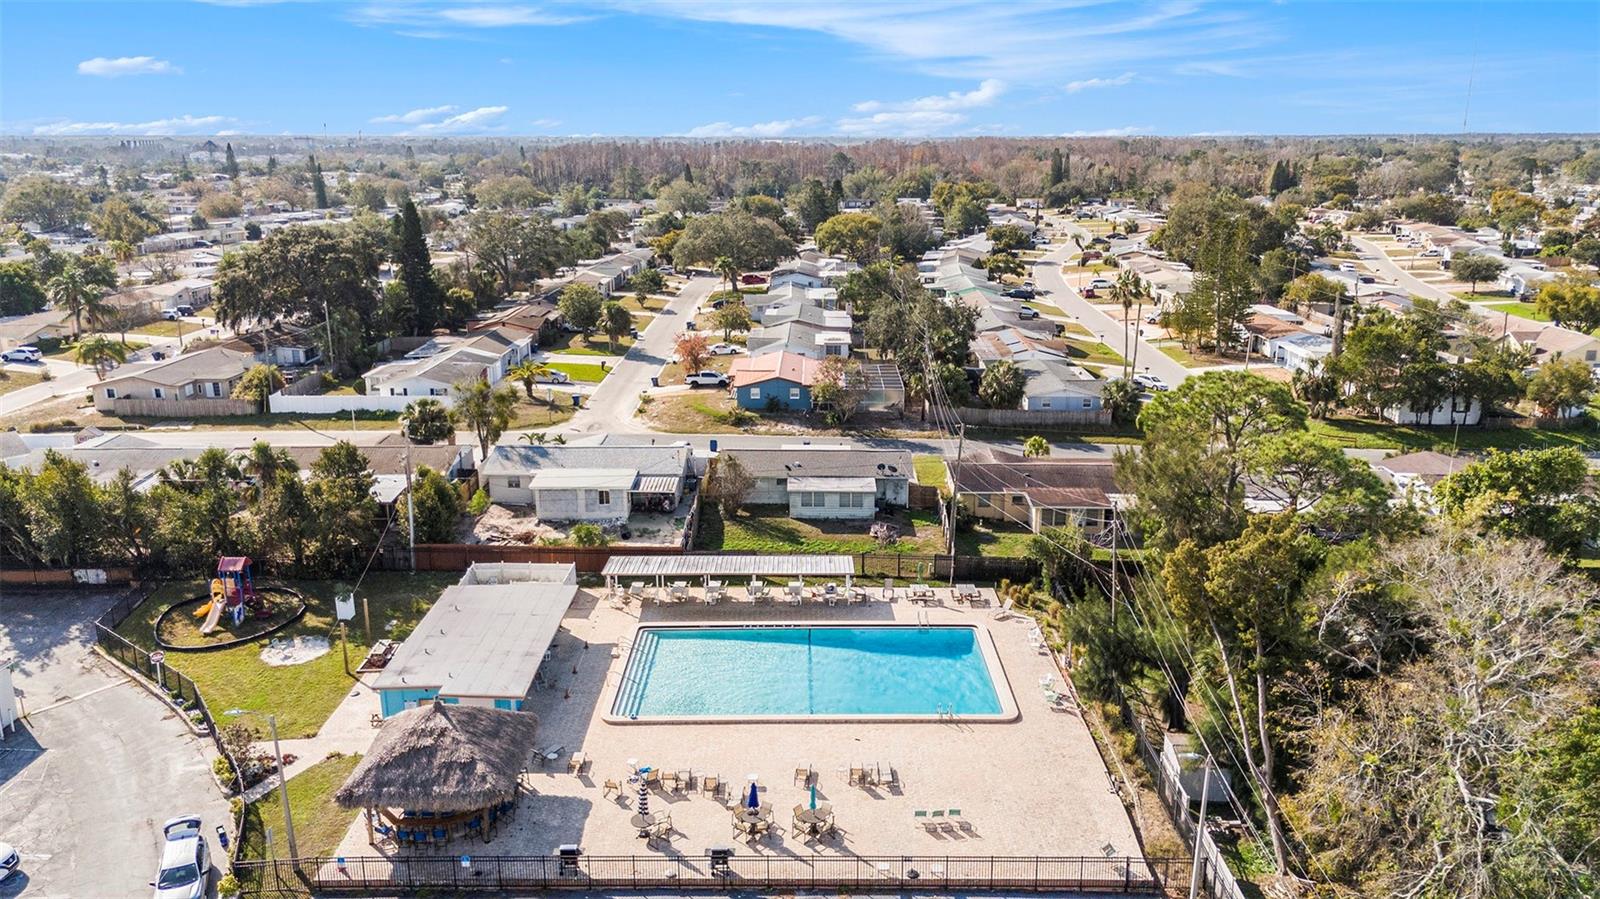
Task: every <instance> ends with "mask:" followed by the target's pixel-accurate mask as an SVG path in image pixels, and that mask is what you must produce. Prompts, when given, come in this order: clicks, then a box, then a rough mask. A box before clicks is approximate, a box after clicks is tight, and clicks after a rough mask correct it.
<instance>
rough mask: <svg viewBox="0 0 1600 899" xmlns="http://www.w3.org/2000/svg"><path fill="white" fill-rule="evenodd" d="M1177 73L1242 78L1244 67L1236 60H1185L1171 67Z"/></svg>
mask: <svg viewBox="0 0 1600 899" xmlns="http://www.w3.org/2000/svg"><path fill="white" fill-rule="evenodd" d="M1172 71H1173V72H1175V73H1177V74H1179V75H1221V76H1224V77H1227V78H1243V77H1244V75H1245V72H1244V69H1243V68H1242V67H1241V66H1240V65H1239V63H1237V62H1229V61H1227V60H1200V61H1198V62H1186V63H1182V64H1181V65H1178V66H1176V67H1174V68H1173V70H1172Z"/></svg>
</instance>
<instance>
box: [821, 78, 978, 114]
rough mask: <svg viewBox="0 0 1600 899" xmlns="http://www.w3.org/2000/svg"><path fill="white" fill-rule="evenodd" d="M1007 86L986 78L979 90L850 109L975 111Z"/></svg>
mask: <svg viewBox="0 0 1600 899" xmlns="http://www.w3.org/2000/svg"><path fill="white" fill-rule="evenodd" d="M1005 91H1006V84H1005V82H1004V81H1001V80H999V79H997V78H986V79H984V81H983V82H982V83H981V84H979V85H978V89H977V90H972V91H964V92H963V91H951V92H950V93H948V94H937V95H935V96H932V97H918V98H917V99H915V100H901V101H898V102H890V103H885V102H884V101H882V100H864V101H862V102H860V103H857V104H856V105H854V106H852V107H850V108H851V109H854V110H855V111H856V112H881V111H886V110H887V111H906V112H931V111H938V110H947V109H973V108H975V107H979V106H988V105H989V104H990V103H993V102H994V101H995V100H997V99H999V97H1000V95H1001V94H1003V93H1005Z"/></svg>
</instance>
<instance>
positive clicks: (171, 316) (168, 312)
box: [161, 309, 183, 322]
mask: <svg viewBox="0 0 1600 899" xmlns="http://www.w3.org/2000/svg"><path fill="white" fill-rule="evenodd" d="M161 317H162V318H164V319H166V320H167V321H169V322H175V321H177V320H178V319H180V318H183V316H181V315H179V314H178V310H176V309H163V310H161Z"/></svg>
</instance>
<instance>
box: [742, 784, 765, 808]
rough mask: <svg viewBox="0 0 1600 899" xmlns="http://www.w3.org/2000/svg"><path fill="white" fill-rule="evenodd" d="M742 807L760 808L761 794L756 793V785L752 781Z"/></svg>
mask: <svg viewBox="0 0 1600 899" xmlns="http://www.w3.org/2000/svg"><path fill="white" fill-rule="evenodd" d="M744 805H745V808H760V807H761V794H760V793H759V792H758V785H757V784H756V782H755V781H753V780H752V781H750V795H749V796H748V797H746V798H745V801H744Z"/></svg>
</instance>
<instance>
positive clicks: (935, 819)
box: [928, 808, 945, 833]
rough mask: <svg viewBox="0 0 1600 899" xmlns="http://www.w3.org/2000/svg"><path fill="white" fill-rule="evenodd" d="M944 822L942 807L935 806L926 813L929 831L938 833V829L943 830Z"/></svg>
mask: <svg viewBox="0 0 1600 899" xmlns="http://www.w3.org/2000/svg"><path fill="white" fill-rule="evenodd" d="M944 824H945V821H944V809H942V808H936V809H934V810H933V811H931V812H929V813H928V827H929V828H931V830H930V833H938V832H939V831H941V830H944Z"/></svg>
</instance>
